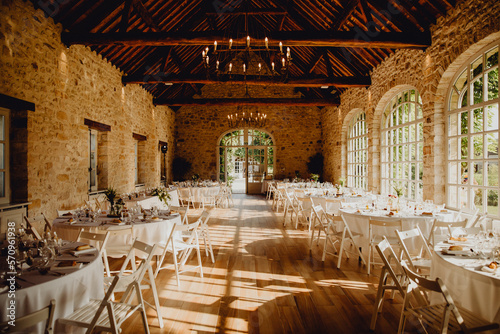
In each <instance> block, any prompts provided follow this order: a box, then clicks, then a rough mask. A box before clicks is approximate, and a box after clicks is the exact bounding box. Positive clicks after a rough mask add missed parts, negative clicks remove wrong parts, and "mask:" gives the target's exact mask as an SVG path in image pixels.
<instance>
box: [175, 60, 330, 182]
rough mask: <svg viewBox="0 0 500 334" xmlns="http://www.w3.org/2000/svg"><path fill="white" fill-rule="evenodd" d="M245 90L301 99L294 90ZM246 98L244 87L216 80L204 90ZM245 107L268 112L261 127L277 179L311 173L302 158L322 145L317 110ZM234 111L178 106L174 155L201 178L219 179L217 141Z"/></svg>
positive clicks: (204, 93)
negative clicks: (268, 139)
mask: <svg viewBox="0 0 500 334" xmlns="http://www.w3.org/2000/svg"><path fill="white" fill-rule="evenodd" d="M235 68H236V66H235ZM248 93H249V95H250V96H251V97H252V98H255V97H262V98H278V97H283V98H286V97H290V98H297V97H299V96H298V95H297V94H296V93H294V91H293V89H290V88H283V87H273V86H267V87H265V86H249V87H248ZM244 96H245V86H243V85H229V84H219V85H211V86H205V87H203V88H202V97H203V98H216V97H218V98H243V97H244ZM243 109H244V110H246V112H253V113H256V112H263V113H266V114H267V118H268V121H267V125H266V127H265V128H263V129H262V130H264V131H266V132H268V133H270V134H271V135H272V136H273V138H274V144H275V146H276V156H275V158H276V165H275V172H276V175H275V177H277V178H283V177H292V178H293V177H294V176H295V171H299V172H300V174H301V176H302V177H306V176H309V173H308V172H307V166H306V162H307V161H308V158H309V157H310V156H312V155H314V154H316V153H318V152H321V149H322V139H321V137H322V135H321V128H322V127H321V118H320V110H319V108H317V107H289V106H286V107H285V106H275V107H271V106H269V107H268V106H265V107H255V106H253V107H244V108H243ZM243 109H240V111H242V110H243ZM236 112H238V110H237V107H182V108H180V109H179V110H178V111H177V113H176V121H177V122H176V139H177V144H176V155H178V156H180V157H183V158H185V159H186V160H188V161H190V162H191V163H192V170H191V172H190V173H191V174H193V173H198V174H200V176H201V177H202V178H210V179H216V178H217V156H218V153H217V145H218V144H219V143H218V140H219V139H220V137H221V135H222V134H224V133H225V132H227V131H229V130H231V129H232V128H230V127H229V126H228V122H227V116H228V115H229V114H231V113H236ZM235 130H236V129H235ZM188 176H189V175H188Z"/></svg>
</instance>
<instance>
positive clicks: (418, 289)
mask: <svg viewBox="0 0 500 334" xmlns="http://www.w3.org/2000/svg"><path fill="white" fill-rule="evenodd" d="M403 270H404V272H405V274H406V276H407V277H408V278H409V279H410V284H408V289H407V297H405V301H404V308H405V309H406V308H407V307H408V302H409V298H408V297H409V295H410V292H412V295H413V297H415V299H416V300H417V301H418V303H419V304H418V305H416V307H424V306H427V305H429V303H428V301H427V300H426V299H425V298H424V297H423V296H425V294H424V291H422V289H423V290H427V291H433V292H437V293H440V294H441V295H442V296H443V298H444V300H445V301H446V307H445V309H444V312H443V313H442V314H439V313H431V315H432V316H434V317H435V320H436V321H437V322H438V323H440V324H441V329H442V330H444V329H446V328H448V322H449V319H450V313H453V315H454V316H455V318H456V320H457V322H458V324H459V325H460V327H461V329H462V330H463V332H464V333H468V331H467V326H466V325H465V324H464V319H463V318H462V316H461V314H460V311H459V310H458V308H457V307H456V306H455V303H454V301H453V298H451V295H450V292H449V291H448V289H447V287H446V286H445V284H444V283H443V281H442V280H441V279H440V278H439V277H438V278H436V279H435V280H430V279H427V278H425V277H423V276H421V275H419V274H417V273H415V272H413V271H412V270H411V269H410V268H408V267H407V266H403ZM403 311H404V310H403ZM443 333H446V331H443Z"/></svg>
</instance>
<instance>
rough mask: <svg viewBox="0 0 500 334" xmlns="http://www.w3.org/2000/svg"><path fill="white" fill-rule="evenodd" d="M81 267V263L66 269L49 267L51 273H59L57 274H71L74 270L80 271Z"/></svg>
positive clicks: (54, 266)
mask: <svg viewBox="0 0 500 334" xmlns="http://www.w3.org/2000/svg"><path fill="white" fill-rule="evenodd" d="M82 266H83V263H80V262H77V263H76V265H74V266H67V267H58V266H57V264H54V265H53V266H52V267H50V270H51V271H55V272H59V273H67V272H72V271H75V270H78V269H80V268H81V267H82Z"/></svg>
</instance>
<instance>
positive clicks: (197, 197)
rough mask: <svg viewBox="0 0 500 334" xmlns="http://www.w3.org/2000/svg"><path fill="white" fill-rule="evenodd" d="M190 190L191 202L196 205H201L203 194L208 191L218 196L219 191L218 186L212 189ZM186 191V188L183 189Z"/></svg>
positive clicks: (198, 188)
mask: <svg viewBox="0 0 500 334" xmlns="http://www.w3.org/2000/svg"><path fill="white" fill-rule="evenodd" d="M189 188H190V189H191V194H192V195H193V200H194V201H195V202H197V203H201V201H202V199H203V194H204V193H205V192H206V191H210V192H211V193H215V194H218V193H219V191H220V186H218V185H217V186H214V187H189ZM184 189H186V188H184Z"/></svg>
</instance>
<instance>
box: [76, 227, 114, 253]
mask: <svg viewBox="0 0 500 334" xmlns="http://www.w3.org/2000/svg"><path fill="white" fill-rule="evenodd" d="M108 238H109V232H108V231H106V232H104V231H103V232H101V233H99V232H89V231H86V230H85V229H84V228H82V229H81V230H80V233H78V237H77V238H76V241H78V242H86V243H90V242H95V243H96V247H97V249H99V250H104V249H105V248H106V243H107V242H108Z"/></svg>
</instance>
